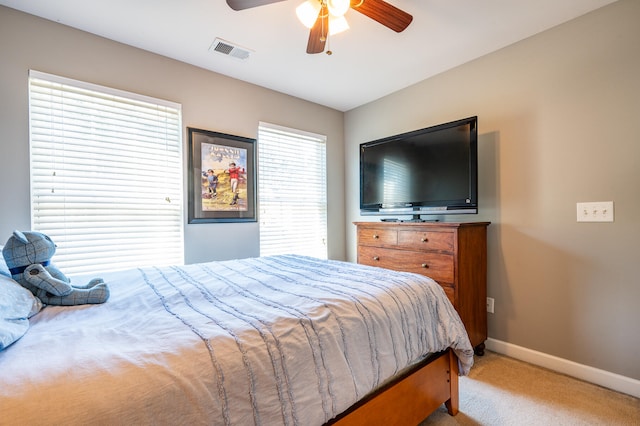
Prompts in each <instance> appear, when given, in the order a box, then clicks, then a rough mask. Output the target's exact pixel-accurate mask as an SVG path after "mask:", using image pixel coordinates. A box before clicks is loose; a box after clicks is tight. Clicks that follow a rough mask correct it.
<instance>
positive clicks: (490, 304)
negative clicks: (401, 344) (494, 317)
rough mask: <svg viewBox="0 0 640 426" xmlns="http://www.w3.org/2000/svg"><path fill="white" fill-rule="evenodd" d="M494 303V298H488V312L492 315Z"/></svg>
mask: <svg viewBox="0 0 640 426" xmlns="http://www.w3.org/2000/svg"><path fill="white" fill-rule="evenodd" d="M494 302H495V300H494V299H493V297H487V312H489V313H490V314H492V313H493V305H494Z"/></svg>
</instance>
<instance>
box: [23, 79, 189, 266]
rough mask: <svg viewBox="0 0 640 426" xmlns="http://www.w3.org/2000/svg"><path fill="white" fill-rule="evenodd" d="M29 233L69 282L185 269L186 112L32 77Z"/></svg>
mask: <svg viewBox="0 0 640 426" xmlns="http://www.w3.org/2000/svg"><path fill="white" fill-rule="evenodd" d="M29 96H30V114H29V116H30V139H31V218H32V219H31V220H32V229H33V230H36V231H40V232H43V233H45V234H47V235H49V236H50V237H51V239H53V241H54V242H55V243H56V244H57V246H58V249H57V252H56V255H55V257H54V261H55V263H56V264H57V266H58V267H59V268H60V269H61V270H63V271H64V272H65V273H66V274H71V275H73V274H81V273H95V272H100V271H107V270H116V269H124V268H130V267H137V266H149V265H166V264H182V263H183V262H184V254H183V253H184V250H183V219H182V201H183V196H182V135H181V127H182V125H181V107H180V105H179V104H175V103H172V102H167V101H162V100H157V99H152V98H148V97H144V96H140V95H136V94H132V93H127V92H122V91H117V90H114V89H109V88H105V87H101V86H96V85H92V84H88V83H83V82H79V81H74V80H70V79H66V78H62V77H57V76H52V75H49V74H43V73H39V72H36V71H31V72H30V75H29Z"/></svg>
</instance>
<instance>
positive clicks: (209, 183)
mask: <svg viewBox="0 0 640 426" xmlns="http://www.w3.org/2000/svg"><path fill="white" fill-rule="evenodd" d="M187 130H188V133H189V172H188V173H189V183H188V184H189V206H188V210H189V223H206V222H255V221H256V220H257V219H256V167H255V163H256V140H255V139H249V138H243V137H240V136H233V135H227V134H224V133H218V132H212V131H209V130H201V129H194V128H191V127H187Z"/></svg>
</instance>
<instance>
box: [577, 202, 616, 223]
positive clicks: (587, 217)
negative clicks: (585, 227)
mask: <svg viewBox="0 0 640 426" xmlns="http://www.w3.org/2000/svg"><path fill="white" fill-rule="evenodd" d="M576 214H577V219H578V222H613V201H595V202H589V203H577V204H576Z"/></svg>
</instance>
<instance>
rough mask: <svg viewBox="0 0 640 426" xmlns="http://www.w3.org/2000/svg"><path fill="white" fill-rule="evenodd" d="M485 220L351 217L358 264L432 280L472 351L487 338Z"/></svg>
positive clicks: (479, 349) (478, 351) (479, 348)
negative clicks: (461, 326) (359, 219)
mask: <svg viewBox="0 0 640 426" xmlns="http://www.w3.org/2000/svg"><path fill="white" fill-rule="evenodd" d="M489 224H490V222H469V223H448V222H355V225H356V227H357V232H358V263H362V264H365V265H373V266H380V267H382V268H388V269H394V270H398V271H406V272H415V273H418V274H422V275H426V276H429V277H431V278H433V279H434V280H436V281H437V282H438V283H439V284H440V285H441V286H442V287H443V288H444V291H445V293H446V294H447V296H448V297H449V300H450V301H451V303H452V304H453V306H454V307H455V308H456V310H457V311H458V314H459V315H460V318H461V319H462V322H463V323H464V325H465V328H466V330H467V333H468V334H469V339H470V340H471V344H472V345H473V347H474V348H475V352H476V354H477V355H483V354H484V347H485V345H484V341H485V340H486V339H487V226H488V225H489Z"/></svg>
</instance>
